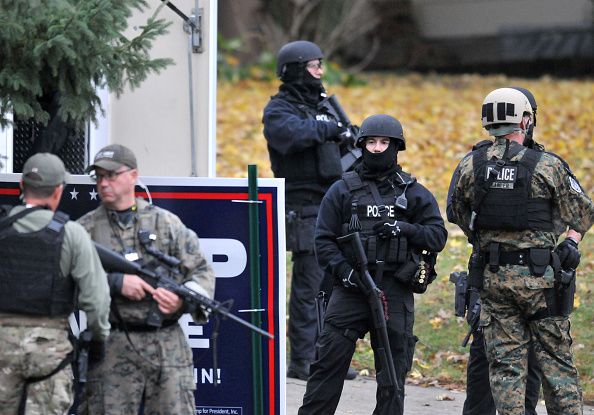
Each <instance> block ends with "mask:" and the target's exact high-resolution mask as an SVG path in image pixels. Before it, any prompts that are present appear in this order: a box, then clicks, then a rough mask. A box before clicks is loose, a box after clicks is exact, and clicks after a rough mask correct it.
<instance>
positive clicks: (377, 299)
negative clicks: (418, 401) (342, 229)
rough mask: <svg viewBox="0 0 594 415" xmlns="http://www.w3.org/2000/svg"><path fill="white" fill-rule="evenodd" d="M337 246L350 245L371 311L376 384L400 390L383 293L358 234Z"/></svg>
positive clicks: (349, 236)
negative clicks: (377, 341)
mask: <svg viewBox="0 0 594 415" xmlns="http://www.w3.org/2000/svg"><path fill="white" fill-rule="evenodd" d="M337 240H338V242H339V244H344V243H347V244H350V245H351V247H352V249H353V251H354V255H355V258H356V259H357V266H358V268H359V273H360V275H361V279H362V283H363V284H364V285H365V287H362V288H363V290H364V292H365V293H366V294H367V301H368V303H369V308H370V310H371V315H372V320H373V327H374V329H375V331H376V334H377V336H378V340H379V347H377V348H376V351H375V353H376V355H377V358H378V360H379V362H380V366H381V368H382V370H380V371H379V372H378V373H377V374H376V377H377V383H378V385H379V386H387V387H392V388H395V389H396V390H400V385H399V384H398V378H397V377H396V369H395V367H394V360H393V358H392V351H391V349H390V341H389V339H388V329H387V324H386V317H385V315H384V307H383V305H382V301H381V296H382V295H383V292H382V291H381V290H380V289H379V288H378V287H377V285H376V284H375V281H373V278H372V277H371V274H369V270H368V262H367V256H366V255H365V250H364V248H363V243H362V242H361V236H360V235H359V232H353V233H350V234H348V235H345V236H341V237H339V238H337Z"/></svg>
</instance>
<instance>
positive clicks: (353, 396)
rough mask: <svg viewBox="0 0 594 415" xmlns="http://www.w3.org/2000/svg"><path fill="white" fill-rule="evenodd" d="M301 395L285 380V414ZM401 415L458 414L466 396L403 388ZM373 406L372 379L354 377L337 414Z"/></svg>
mask: <svg viewBox="0 0 594 415" xmlns="http://www.w3.org/2000/svg"><path fill="white" fill-rule="evenodd" d="M304 393H305V382H304V381H301V380H297V379H289V378H287V412H286V415H296V414H297V409H298V408H299V406H300V405H301V403H302V399H303V394H304ZM405 393H406V398H405V401H404V404H405V410H404V414H405V415H460V414H461V413H462V406H463V405H464V399H465V397H466V393H464V392H453V391H449V390H446V389H441V388H436V387H427V388H425V387H421V386H413V385H406V388H405ZM374 406H375V378H367V377H357V379H355V380H352V381H346V382H345V383H344V389H343V392H342V397H341V399H340V403H339V405H338V409H337V411H336V414H337V415H346V414H358V415H368V414H371V413H372V411H373V408H374ZM537 411H538V414H539V415H546V413H547V411H546V409H545V407H544V403H542V402H541V404H540V405H539V406H538V407H537ZM584 415H594V407H592V406H587V407H584Z"/></svg>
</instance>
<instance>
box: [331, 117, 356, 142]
mask: <svg viewBox="0 0 594 415" xmlns="http://www.w3.org/2000/svg"><path fill="white" fill-rule="evenodd" d="M337 124H338V133H337V134H336V135H335V136H333V137H329V138H328V141H333V142H335V143H338V144H341V143H344V142H348V141H353V134H352V133H351V130H349V129H348V128H347V127H345V126H344V125H342V123H340V122H339V123H337Z"/></svg>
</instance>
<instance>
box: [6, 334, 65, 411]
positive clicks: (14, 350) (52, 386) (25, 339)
mask: <svg viewBox="0 0 594 415" xmlns="http://www.w3.org/2000/svg"><path fill="white" fill-rule="evenodd" d="M71 350H72V345H71V343H70V341H69V340H68V333H67V332H66V330H64V329H57V328H47V327H13V326H3V325H0V413H2V414H3V415H13V414H14V415H16V414H17V412H18V408H19V403H20V400H21V395H22V393H23V389H24V388H25V381H26V379H27V378H32V377H39V376H44V375H47V374H49V373H51V372H52V371H53V370H54V369H55V368H56V367H58V365H59V364H60V362H61V361H62V360H63V359H64V357H65V356H66V355H67V354H68V353H69V352H70V351H71ZM72 401H73V394H72V370H71V368H70V365H67V366H66V367H65V368H64V369H63V370H61V371H59V372H58V373H56V374H55V375H53V376H51V377H50V378H48V379H45V380H43V381H39V382H35V383H31V384H30V385H29V386H28V387H27V401H26V402H27V403H26V407H25V408H26V412H25V413H26V414H27V415H49V414H52V415H53V414H67V413H68V409H70V406H71V405H72Z"/></svg>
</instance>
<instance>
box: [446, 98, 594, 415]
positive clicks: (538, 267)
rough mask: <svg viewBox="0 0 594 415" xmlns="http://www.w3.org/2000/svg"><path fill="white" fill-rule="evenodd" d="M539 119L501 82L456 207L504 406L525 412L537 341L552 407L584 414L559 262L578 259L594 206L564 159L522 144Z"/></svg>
mask: <svg viewBox="0 0 594 415" xmlns="http://www.w3.org/2000/svg"><path fill="white" fill-rule="evenodd" d="M532 121H533V120H532V108H531V105H530V102H529V101H528V99H527V98H526V96H525V95H524V94H523V93H522V92H520V91H518V90H516V89H512V88H500V89H496V90H495V91H492V92H491V93H490V94H488V95H487V97H486V98H485V100H484V102H483V108H482V123H483V127H485V128H486V129H487V131H488V132H489V134H490V135H492V136H494V137H495V141H494V143H493V145H491V146H485V147H481V148H479V149H477V150H474V151H473V152H471V153H470V154H469V155H467V156H466V157H465V158H464V159H463V160H462V161H461V162H460V164H459V165H458V167H457V169H458V171H459V175H458V177H457V179H456V180H455V183H454V188H453V196H452V212H451V213H452V216H453V221H454V222H455V223H456V224H457V225H459V226H460V227H461V228H462V230H463V231H464V233H465V234H466V235H467V236H468V237H469V239H470V240H472V241H473V244H474V248H475V249H474V251H475V254H473V257H472V258H471V263H470V267H469V269H470V271H469V275H470V284H472V285H473V286H475V287H476V288H478V289H480V290H481V300H482V305H483V309H482V312H481V327H482V329H483V333H484V336H485V345H486V353H487V359H488V361H489V377H490V383H491V390H492V392H493V398H494V400H495V405H496V407H497V411H498V413H499V414H501V415H523V414H524V411H525V407H524V405H525V401H524V393H525V390H526V383H525V382H526V372H527V360H528V348H529V345H530V344H531V343H532V345H533V347H534V352H535V355H536V360H537V361H538V365H539V367H540V370H541V372H542V385H543V391H544V397H545V402H546V406H547V411H548V413H549V414H559V415H561V414H563V415H579V414H582V393H581V388H580V386H579V377H578V372H577V369H576V368H575V365H574V363H573V357H572V351H571V343H572V339H571V335H570V332H569V320H568V317H567V316H568V314H569V313H568V310H567V308H566V307H565V303H564V301H563V293H564V292H566V291H565V290H566V285H567V284H568V282H567V281H562V280H561V277H562V276H563V275H565V274H564V273H562V272H561V270H566V271H567V270H569V269H570V268H574V267H575V266H577V264H578V263H579V251H578V249H577V247H578V243H579V242H580V240H581V237H582V235H583V234H585V233H586V232H587V231H588V230H589V229H590V227H591V225H592V223H593V222H594V204H592V201H591V199H590V198H589V197H588V196H587V195H585V194H584V192H583V190H582V188H581V187H580V185H579V183H578V181H577V179H576V178H575V176H574V175H573V173H572V172H571V170H570V169H569V167H568V166H567V164H566V163H565V162H564V161H563V160H562V159H560V158H559V157H558V156H556V155H554V154H552V153H549V152H540V151H535V150H532V149H529V148H526V147H524V146H522V143H523V142H524V138H525V134H526V131H527V130H528V129H529V128H530V125H531V123H532ZM568 229H569V231H568ZM566 231H567V237H566V238H565V239H564V240H563V241H562V242H561V243H560V244H559V245H557V246H556V247H555V245H556V244H557V240H558V238H559V236H560V235H561V234H563V233H564V232H566Z"/></svg>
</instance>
